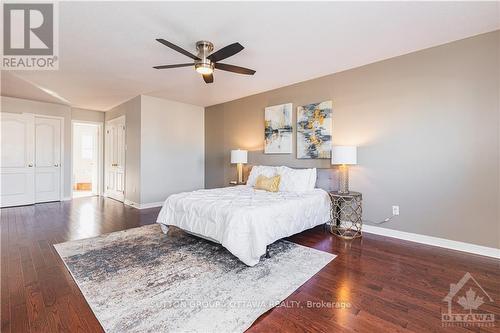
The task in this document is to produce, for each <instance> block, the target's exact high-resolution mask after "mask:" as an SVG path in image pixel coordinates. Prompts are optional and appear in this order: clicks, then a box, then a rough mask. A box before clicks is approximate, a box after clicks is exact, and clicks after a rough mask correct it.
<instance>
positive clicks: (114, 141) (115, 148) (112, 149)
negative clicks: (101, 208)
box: [106, 117, 125, 201]
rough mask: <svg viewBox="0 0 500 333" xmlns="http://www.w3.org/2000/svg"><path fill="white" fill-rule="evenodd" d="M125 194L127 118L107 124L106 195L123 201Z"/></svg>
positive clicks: (117, 119) (120, 118)
mask: <svg viewBox="0 0 500 333" xmlns="http://www.w3.org/2000/svg"><path fill="white" fill-rule="evenodd" d="M124 194H125V117H119V118H116V119H113V120H110V121H108V122H107V123H106V195H107V196H108V197H110V198H113V199H116V200H119V201H123V200H124Z"/></svg>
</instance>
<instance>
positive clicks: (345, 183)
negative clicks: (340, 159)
mask: <svg viewBox="0 0 500 333" xmlns="http://www.w3.org/2000/svg"><path fill="white" fill-rule="evenodd" d="M339 193H341V194H348V193H349V168H348V167H347V165H345V164H343V165H341V166H340V167H339Z"/></svg>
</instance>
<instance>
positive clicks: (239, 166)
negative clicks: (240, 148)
mask: <svg viewBox="0 0 500 333" xmlns="http://www.w3.org/2000/svg"><path fill="white" fill-rule="evenodd" d="M236 169H237V170H238V183H239V184H241V183H243V164H242V163H238V164H237V165H236Z"/></svg>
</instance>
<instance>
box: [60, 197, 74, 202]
mask: <svg viewBox="0 0 500 333" xmlns="http://www.w3.org/2000/svg"><path fill="white" fill-rule="evenodd" d="M70 200H73V198H72V197H64V198H62V199H61V201H70Z"/></svg>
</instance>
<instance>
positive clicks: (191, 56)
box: [156, 38, 201, 60]
mask: <svg viewBox="0 0 500 333" xmlns="http://www.w3.org/2000/svg"><path fill="white" fill-rule="evenodd" d="M156 40H157V41H159V42H160V43H162V44H163V45H165V46H168V47H170V48H171V49H172V50H176V51H177V52H179V53H182V54H184V55H185V56H188V57H189V58H191V59H194V60H201V59H200V58H198V57H197V56H195V55H194V54H192V53H191V52H188V51H186V50H184V49H183V48H181V47H178V46H177V45H175V44H172V43H170V42H169V41H166V40H164V39H163V38H157V39H156Z"/></svg>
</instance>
